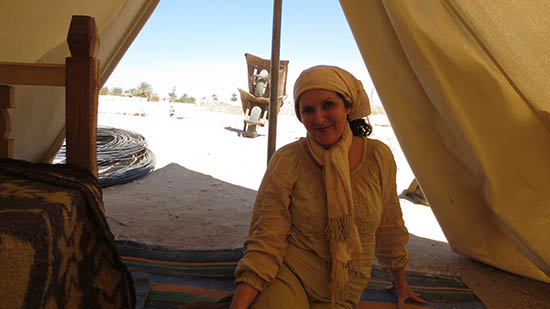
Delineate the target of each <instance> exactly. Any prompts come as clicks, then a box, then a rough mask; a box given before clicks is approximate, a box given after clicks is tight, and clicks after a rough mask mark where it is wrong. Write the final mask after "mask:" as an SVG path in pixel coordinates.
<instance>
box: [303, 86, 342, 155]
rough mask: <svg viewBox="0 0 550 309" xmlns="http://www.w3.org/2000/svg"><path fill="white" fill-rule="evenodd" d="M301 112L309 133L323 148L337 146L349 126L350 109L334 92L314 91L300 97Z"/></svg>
mask: <svg viewBox="0 0 550 309" xmlns="http://www.w3.org/2000/svg"><path fill="white" fill-rule="evenodd" d="M298 107H299V111H300V116H301V117H302V123H303V124H304V126H305V127H306V130H307V133H308V134H309V135H310V136H311V137H312V138H313V139H314V140H315V141H316V142H317V143H319V144H320V145H321V146H323V147H325V148H327V149H328V148H330V147H332V145H334V144H336V143H337V142H338V141H339V140H340V138H341V137H342V134H344V130H345V129H346V127H347V126H349V124H348V121H347V115H348V114H349V113H350V112H351V108H350V107H345V106H344V101H343V100H342V99H341V98H340V97H339V96H338V94H337V93H336V92H334V91H330V90H324V89H312V90H308V91H306V92H304V93H303V94H302V95H301V96H300V101H299V106H298Z"/></svg>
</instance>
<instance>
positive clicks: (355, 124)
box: [336, 92, 372, 137]
mask: <svg viewBox="0 0 550 309" xmlns="http://www.w3.org/2000/svg"><path fill="white" fill-rule="evenodd" d="M336 94H338V96H339V97H340V99H342V101H344V106H345V107H349V108H351V103H350V102H348V101H347V100H346V99H345V98H344V96H343V95H341V94H340V93H338V92H337V93H336ZM348 123H349V127H350V129H351V132H352V133H353V135H354V136H361V137H367V136H369V135H370V134H371V133H372V125H371V124H370V122H369V120H368V118H367V119H366V120H365V118H359V119H355V120H348Z"/></svg>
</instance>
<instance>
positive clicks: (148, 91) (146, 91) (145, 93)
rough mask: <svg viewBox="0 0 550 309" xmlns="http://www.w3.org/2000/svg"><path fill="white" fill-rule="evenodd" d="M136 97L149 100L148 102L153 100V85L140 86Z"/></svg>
mask: <svg viewBox="0 0 550 309" xmlns="http://www.w3.org/2000/svg"><path fill="white" fill-rule="evenodd" d="M135 95H136V96H138V97H142V98H147V100H148V101H149V100H151V98H152V97H153V87H152V86H151V84H148V83H146V82H142V83H141V84H139V86H138V87H137V88H136V94H135Z"/></svg>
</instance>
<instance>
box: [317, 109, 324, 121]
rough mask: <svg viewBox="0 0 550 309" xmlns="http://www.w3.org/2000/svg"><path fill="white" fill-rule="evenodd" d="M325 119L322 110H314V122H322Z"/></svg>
mask: <svg viewBox="0 0 550 309" xmlns="http://www.w3.org/2000/svg"><path fill="white" fill-rule="evenodd" d="M324 120H325V113H324V112H323V110H317V111H315V123H323V121H324Z"/></svg>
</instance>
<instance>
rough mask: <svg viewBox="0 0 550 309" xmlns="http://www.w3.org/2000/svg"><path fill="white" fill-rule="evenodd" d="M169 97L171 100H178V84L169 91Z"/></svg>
mask: <svg viewBox="0 0 550 309" xmlns="http://www.w3.org/2000/svg"><path fill="white" fill-rule="evenodd" d="M168 97H169V98H170V102H176V99H177V98H178V97H177V96H176V86H174V87H172V91H170V92H168Z"/></svg>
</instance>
